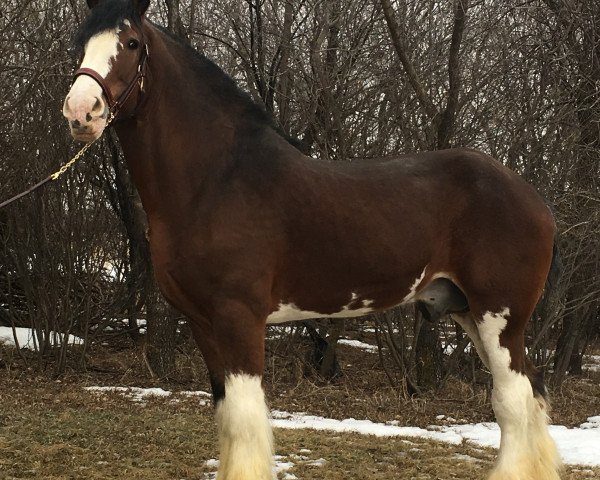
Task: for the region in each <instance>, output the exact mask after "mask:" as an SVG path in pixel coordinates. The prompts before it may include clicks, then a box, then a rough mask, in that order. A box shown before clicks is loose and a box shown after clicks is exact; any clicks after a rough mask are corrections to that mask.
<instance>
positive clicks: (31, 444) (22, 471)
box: [0, 380, 600, 480]
mask: <svg viewBox="0 0 600 480" xmlns="http://www.w3.org/2000/svg"><path fill="white" fill-rule="evenodd" d="M0 387H1V388H2V405H3V406H4V408H3V411H2V413H1V414H0V478H2V479H6V480H9V479H35V480H38V479H39V480H41V479H45V480H58V479H61V480H63V479H89V480H99V479H122V478H128V479H132V480H138V479H139V480H141V479H152V480H163V479H164V480H167V479H169V480H172V479H189V480H196V479H204V478H206V477H205V474H206V473H208V472H210V471H211V470H212V469H211V468H208V467H207V466H206V465H205V464H204V461H205V460H206V459H209V458H214V457H215V456H216V455H217V451H216V445H215V441H214V440H215V429H214V424H213V421H212V408H211V407H210V406H199V405H198V401H197V400H193V399H185V398H183V397H181V398H179V397H178V398H177V399H178V401H177V402H174V401H173V398H154V399H152V400H150V401H148V402H147V403H145V404H144V405H143V406H142V405H140V404H136V403H134V402H132V401H131V400H127V399H125V398H123V397H122V396H120V395H118V394H109V395H96V394H91V393H89V392H87V391H84V390H83V389H82V385H81V384H80V383H78V382H60V383H57V382H51V381H45V382H44V381H41V380H38V381H11V382H10V383H8V382H6V381H5V380H4V381H1V382H0ZM275 436H276V442H277V454H279V455H282V456H283V459H282V460H284V461H291V462H293V463H294V464H295V466H294V467H293V468H292V469H291V470H289V471H288V472H289V473H293V474H294V475H296V476H297V477H298V478H301V479H304V480H310V479H314V480H316V479H319V480H320V479H365V478H369V479H381V480H383V479H390V478H406V479H423V480H425V479H428V480H429V479H431V480H433V479H444V480H447V479H453V478H460V479H464V480H475V479H481V478H484V472H485V471H486V470H487V469H488V468H489V467H490V465H491V462H492V461H493V457H494V452H493V451H491V450H488V449H479V448H474V447H472V446H469V445H466V444H465V445H459V446H451V445H446V444H442V443H436V442H431V441H425V440H420V439H419V440H415V439H410V440H406V439H401V438H376V437H370V436H365V435H357V434H339V433H324V432H316V431H311V430H300V431H288V430H276V432H275ZM306 450H310V451H309V452H307V451H306ZM321 458H323V459H325V464H324V466H314V465H313V464H312V463H313V462H314V461H315V460H319V459H321ZM578 470H579V471H578ZM594 475H600V469H596V470H595V471H594V470H590V469H573V468H571V469H569V472H568V475H567V477H566V478H568V479H589V478H597V477H594Z"/></svg>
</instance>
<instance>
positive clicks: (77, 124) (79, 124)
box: [71, 114, 89, 128]
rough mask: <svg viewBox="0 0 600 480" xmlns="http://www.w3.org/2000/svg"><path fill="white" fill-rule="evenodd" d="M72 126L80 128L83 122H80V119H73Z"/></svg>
mask: <svg viewBox="0 0 600 480" xmlns="http://www.w3.org/2000/svg"><path fill="white" fill-rule="evenodd" d="M88 115H89V114H88ZM71 127H73V128H79V127H81V123H80V122H79V120H73V121H71Z"/></svg>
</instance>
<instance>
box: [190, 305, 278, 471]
mask: <svg viewBox="0 0 600 480" xmlns="http://www.w3.org/2000/svg"><path fill="white" fill-rule="evenodd" d="M206 327H207V328H198V327H196V328H195V329H192V330H193V331H194V337H195V338H196V341H197V343H198V344H199V347H200V349H201V350H202V353H203V356H204V359H205V361H206V364H207V366H208V369H209V372H210V376H211V383H212V388H213V398H214V400H215V413H216V420H217V428H218V432H219V448H220V456H219V470H218V473H217V479H218V480H272V478H273V473H272V471H273V470H272V463H273V436H272V432H271V424H270V419H269V411H268V408H267V405H266V402H265V395H264V392H263V389H262V374H263V367H264V330H265V329H264V323H261V322H260V321H258V320H257V319H256V318H255V317H254V315H252V314H251V313H250V311H249V310H248V309H247V308H246V307H245V306H243V305H242V304H239V303H234V302H232V303H228V304H227V305H226V306H224V307H222V308H221V309H220V310H219V314H218V315H215V317H214V318H211V324H210V325H206Z"/></svg>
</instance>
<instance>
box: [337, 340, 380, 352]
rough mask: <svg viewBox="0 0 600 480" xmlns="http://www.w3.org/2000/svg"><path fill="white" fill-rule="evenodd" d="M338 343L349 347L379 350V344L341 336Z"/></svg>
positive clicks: (369, 350)
mask: <svg viewBox="0 0 600 480" xmlns="http://www.w3.org/2000/svg"><path fill="white" fill-rule="evenodd" d="M338 343H341V344H342V345H348V346H349V347H355V348H360V349H362V350H365V351H367V352H373V353H377V350H378V348H377V345H371V344H369V343H364V342H360V341H358V340H348V339H345V338H340V339H339V340H338Z"/></svg>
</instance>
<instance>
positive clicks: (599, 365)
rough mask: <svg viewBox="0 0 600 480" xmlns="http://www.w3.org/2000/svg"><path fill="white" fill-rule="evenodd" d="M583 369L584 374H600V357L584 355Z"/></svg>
mask: <svg viewBox="0 0 600 480" xmlns="http://www.w3.org/2000/svg"><path fill="white" fill-rule="evenodd" d="M581 369H582V370H583V371H584V372H585V371H587V372H600V355H584V356H583V365H581Z"/></svg>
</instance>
